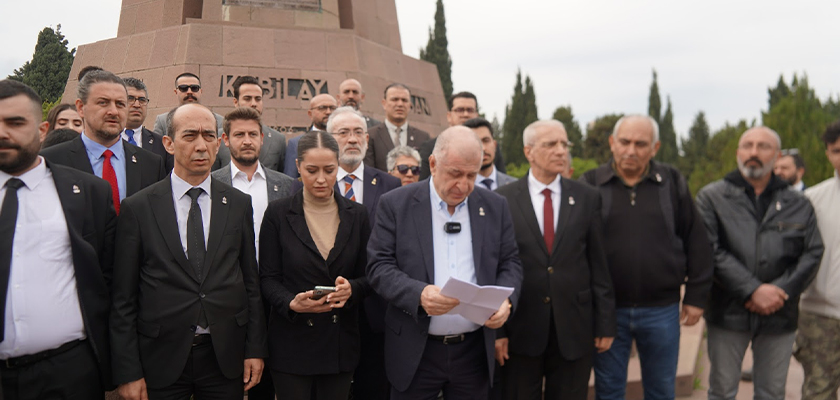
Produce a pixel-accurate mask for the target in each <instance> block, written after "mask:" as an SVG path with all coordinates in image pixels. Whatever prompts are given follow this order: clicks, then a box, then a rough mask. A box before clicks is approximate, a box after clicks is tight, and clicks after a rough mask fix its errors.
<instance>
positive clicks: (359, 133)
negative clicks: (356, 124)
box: [332, 129, 366, 137]
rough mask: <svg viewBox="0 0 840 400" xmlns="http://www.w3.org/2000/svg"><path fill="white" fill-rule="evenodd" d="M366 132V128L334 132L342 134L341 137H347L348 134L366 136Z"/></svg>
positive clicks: (334, 133)
mask: <svg viewBox="0 0 840 400" xmlns="http://www.w3.org/2000/svg"><path fill="white" fill-rule="evenodd" d="M365 133H366V132H365V131H364V129H354V130H350V129H342V130H340V131H338V132H333V133H332V134H333V135H338V136H341V137H345V136H347V135H355V136H364V135H365Z"/></svg>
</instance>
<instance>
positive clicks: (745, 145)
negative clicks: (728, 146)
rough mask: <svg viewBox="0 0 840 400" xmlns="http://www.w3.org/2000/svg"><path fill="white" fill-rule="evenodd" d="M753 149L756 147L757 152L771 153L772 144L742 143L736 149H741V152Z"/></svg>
mask: <svg viewBox="0 0 840 400" xmlns="http://www.w3.org/2000/svg"><path fill="white" fill-rule="evenodd" d="M753 147H757V148H758V150H759V151H771V150H773V148H774V147H773V145H772V144H770V143H767V142H759V143H753V142H744V143H741V144H740V145H738V148H739V149H741V150H744V151H749V150H752V148H753ZM797 152H798V150H797Z"/></svg>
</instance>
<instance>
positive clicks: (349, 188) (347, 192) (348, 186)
mask: <svg viewBox="0 0 840 400" xmlns="http://www.w3.org/2000/svg"><path fill="white" fill-rule="evenodd" d="M355 180H356V175H353V174H347V175H345V176H344V198H345V199H347V200H350V201H356V193H354V192H353V181H355Z"/></svg>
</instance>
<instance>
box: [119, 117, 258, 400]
mask: <svg viewBox="0 0 840 400" xmlns="http://www.w3.org/2000/svg"><path fill="white" fill-rule="evenodd" d="M166 122H167V126H169V127H170V128H169V132H168V134H167V135H166V136H164V138H163V143H164V146H165V147H166V151H167V152H169V153H170V154H172V155H174V158H175V166H174V168H173V170H172V173H171V174H170V175H169V176H168V177H167V178H166V179H164V180H162V181H160V182H158V183H156V184H154V185H152V186H149V187H148V188H146V189H144V190H142V191H140V192H139V193H137V194H136V195H134V196H132V197H130V198H128V199H126V201H125V202H124V205H123V209H122V213H121V214H120V218H119V220H118V221H117V240H116V243H117V246H118V248H119V249H120V250H119V252H118V254H117V256H116V259H115V263H116V264H118V265H119V266H120V267H119V268H118V269H116V270H115V271H114V279H113V280H114V282H113V290H112V299H113V307H112V311H111V323H110V325H111V344H112V348H113V349H114V350H115V351H114V352H113V374H114V383H116V384H118V385H119V387H118V391H119V394H120V396H122V397H123V398H124V399H128V400H134V399H138V400H139V399H146V398H151V399H157V398H170V399H185V398H190V396H194V397H195V398H196V399H210V398H212V399H242V397H243V395H244V391H245V390H248V389H250V388H251V387H253V386H254V385H256V384H257V383H259V381H260V377H261V375H262V370H263V360H262V359H263V358H265V357H267V356H268V347H267V344H266V326H265V314H264V313H263V304H262V300H261V297H260V286H259V278H258V274H257V259H256V250H255V248H254V212H253V208H252V206H251V198H250V197H249V196H248V195H246V194H244V193H242V192H240V191H239V190H236V189H234V188H233V187H232V186H230V185H226V184H224V183H222V182H221V181H219V180H216V179H213V178H212V177H211V176H210V167H211V165H213V161H214V160H215V158H216V152H218V150H219V138H218V136H216V121H215V118H214V116H213V113H212V112H211V111H210V110H209V109H208V108H206V107H204V106H202V105H200V104H184V105H181V106H179V107H177V108H175V109H173V110H172V111H170V112H169V114H168V115H167V117H166Z"/></svg>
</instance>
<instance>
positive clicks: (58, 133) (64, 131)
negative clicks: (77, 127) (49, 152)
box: [41, 128, 79, 150]
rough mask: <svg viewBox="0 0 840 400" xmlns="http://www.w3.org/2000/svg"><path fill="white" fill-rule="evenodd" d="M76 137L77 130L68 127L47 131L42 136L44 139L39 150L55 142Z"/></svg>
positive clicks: (77, 134) (58, 142)
mask: <svg viewBox="0 0 840 400" xmlns="http://www.w3.org/2000/svg"><path fill="white" fill-rule="evenodd" d="M77 137H79V132H76V131H74V130H72V129H68V128H61V129H56V130H52V131H49V132H47V136H46V137H45V138H44V141H43V142H42V143H41V150H43V149H46V148H47V147H51V146H55V145H57V144H61V143H64V142H69V141H71V140H73V139H75V138H77Z"/></svg>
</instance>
